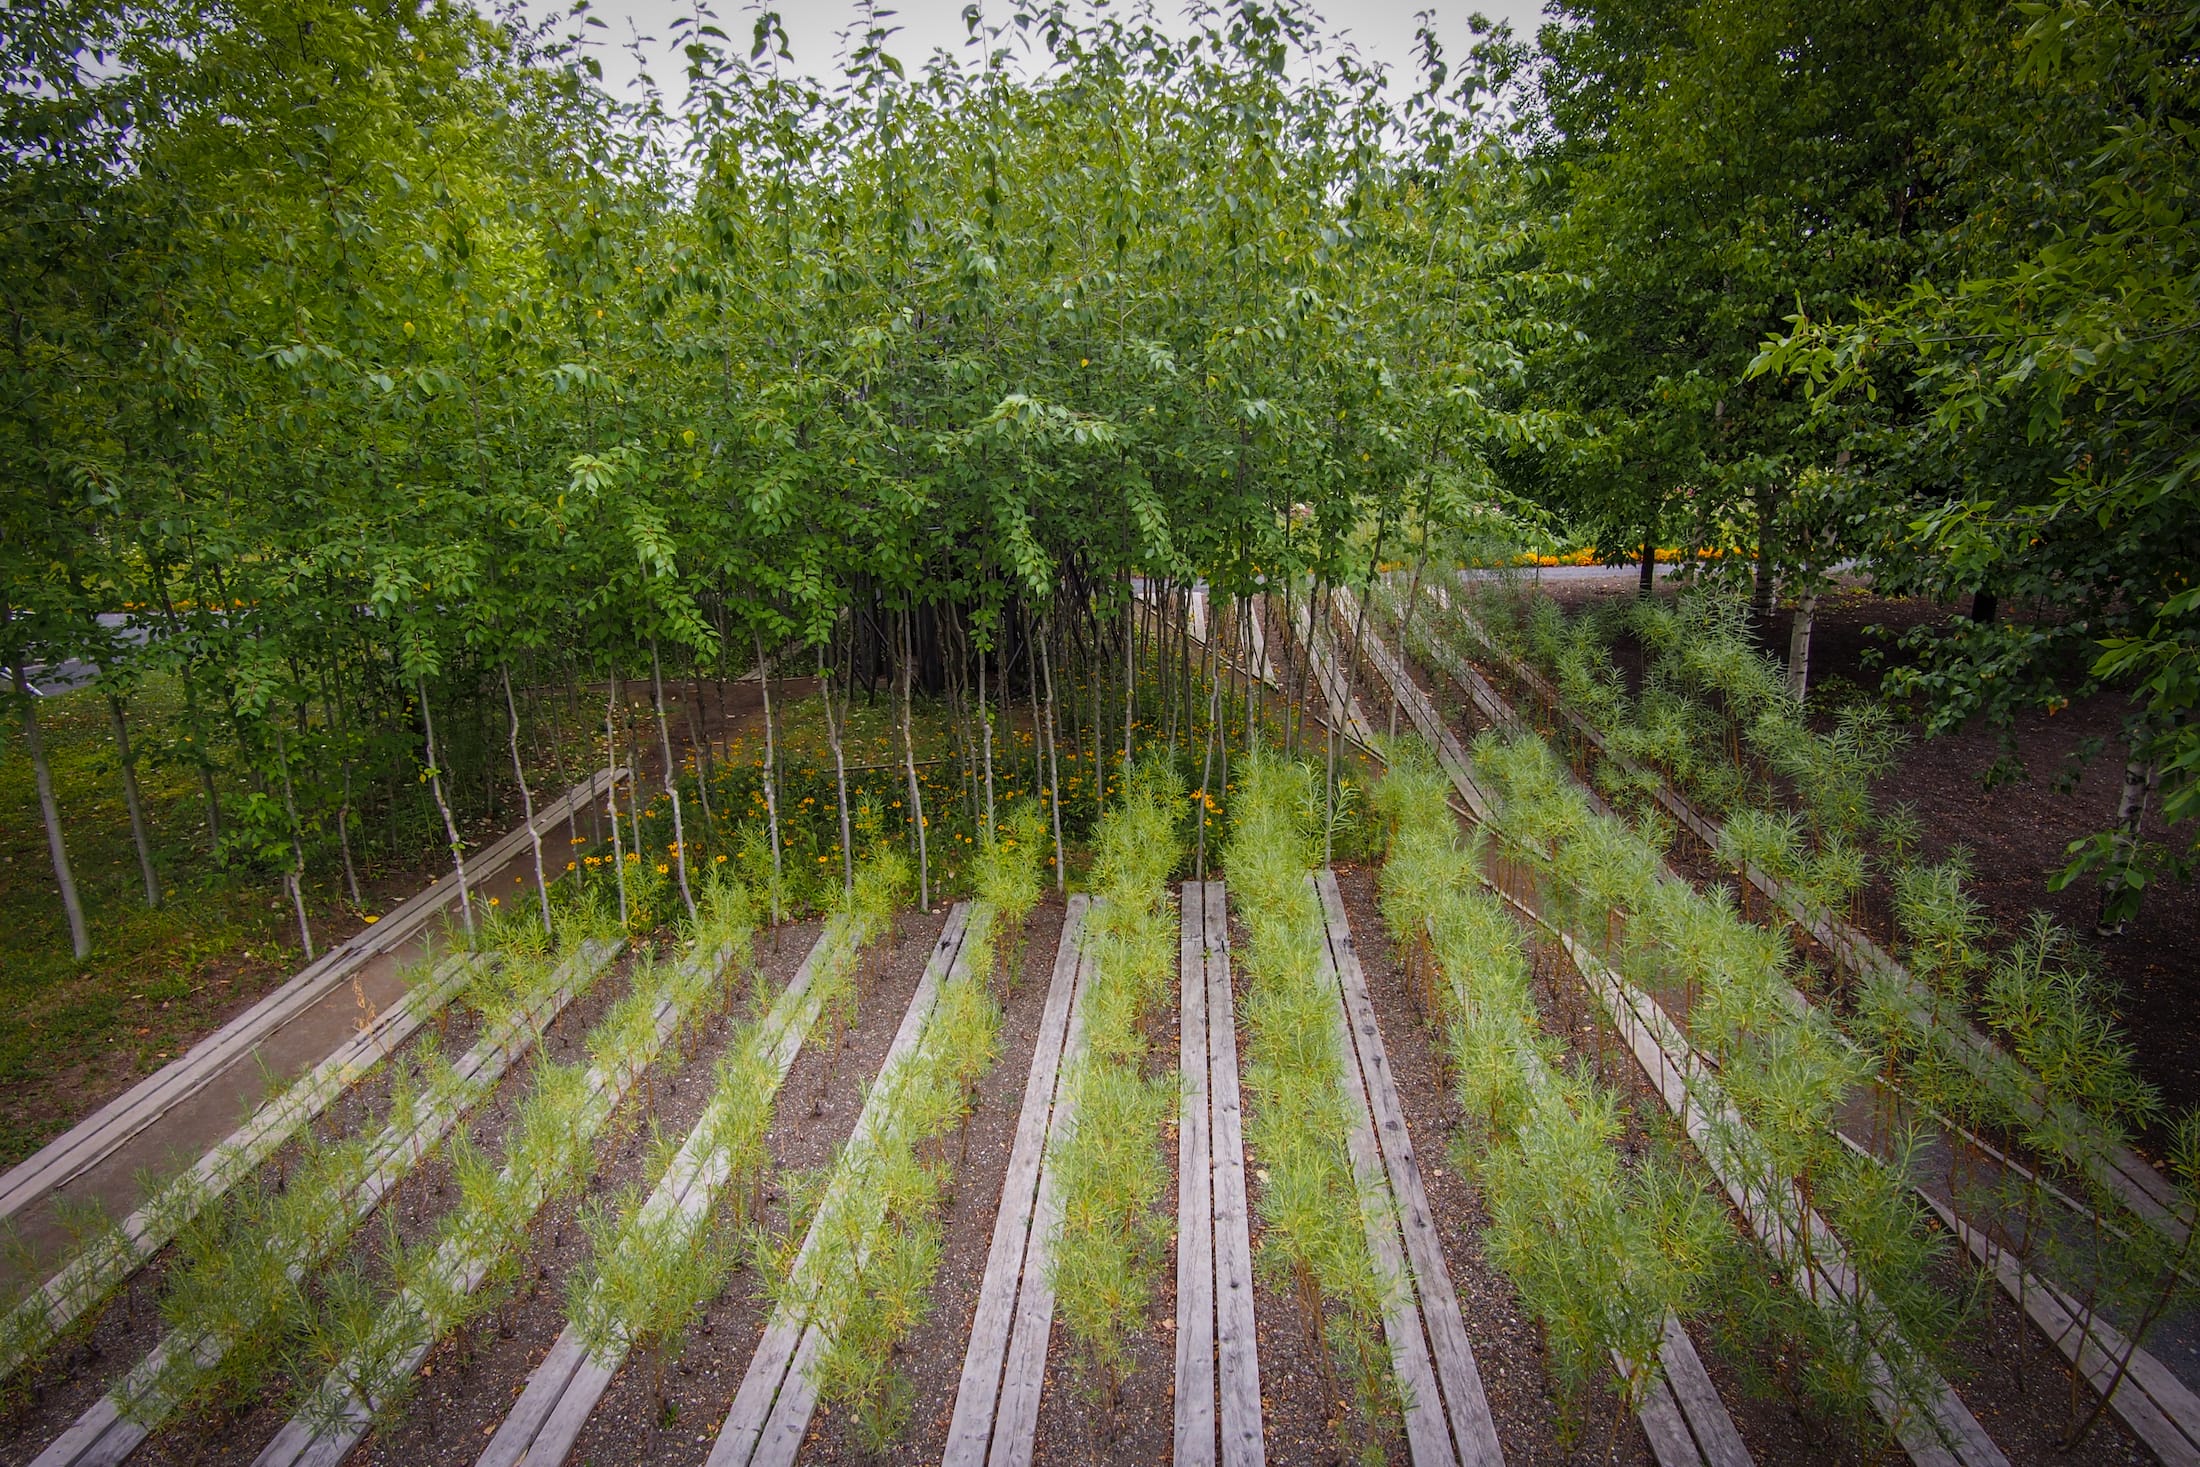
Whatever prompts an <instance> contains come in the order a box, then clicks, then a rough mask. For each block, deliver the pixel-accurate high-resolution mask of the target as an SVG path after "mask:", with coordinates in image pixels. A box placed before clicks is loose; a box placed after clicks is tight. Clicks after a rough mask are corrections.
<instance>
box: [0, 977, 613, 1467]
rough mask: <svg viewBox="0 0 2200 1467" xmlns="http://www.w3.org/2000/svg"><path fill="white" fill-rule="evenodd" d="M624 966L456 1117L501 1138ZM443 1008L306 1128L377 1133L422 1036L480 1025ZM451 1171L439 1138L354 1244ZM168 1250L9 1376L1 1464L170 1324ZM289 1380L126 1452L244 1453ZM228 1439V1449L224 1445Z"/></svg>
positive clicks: (404, 1218)
mask: <svg viewBox="0 0 2200 1467" xmlns="http://www.w3.org/2000/svg"><path fill="white" fill-rule="evenodd" d="M624 968H625V964H624V962H623V961H616V962H614V963H613V964H612V965H611V966H610V967H609V968H608V969H607V970H606V971H605V972H604V973H603V974H602V975H600V976H599V977H598V978H597V979H596V981H595V983H594V985H593V986H592V987H591V988H590V989H589V991H588V992H586V993H584V994H581V995H579V996H578V997H577V998H575V999H574V1000H573V1002H572V1003H570V1004H568V1005H567V1006H566V1007H565V1009H564V1010H563V1011H562V1012H560V1013H559V1015H558V1016H557V1017H556V1018H555V1019H554V1020H553V1021H552V1022H551V1024H550V1025H549V1027H548V1028H547V1029H546V1031H545V1032H544V1037H543V1040H542V1043H541V1044H540V1045H538V1046H536V1047H535V1048H534V1049H532V1050H530V1051H529V1053H528V1054H527V1055H525V1056H523V1057H521V1059H520V1060H519V1061H518V1062H517V1063H515V1064H513V1065H512V1066H511V1067H510V1068H509V1069H507V1070H506V1071H505V1073H504V1075H503V1076H502V1077H501V1078H500V1079H499V1080H498V1082H497V1084H496V1086H495V1087H494V1088H493V1089H492V1090H491V1092H490V1093H489V1094H488V1095H487V1096H485V1097H484V1098H483V1099H482V1100H481V1102H480V1103H479V1104H478V1105H476V1106H475V1107H474V1109H473V1111H472V1112H471V1113H470V1114H469V1115H468V1116H467V1117H466V1119H465V1121H464V1122H463V1123H462V1124H464V1125H466V1126H467V1127H468V1128H469V1130H470V1132H471V1134H472V1135H473V1136H474V1137H475V1139H476V1140H477V1141H479V1142H480V1143H481V1144H483V1145H485V1146H490V1147H494V1146H495V1145H497V1144H498V1143H499V1141H500V1138H501V1136H502V1134H503V1129H504V1127H505V1125H506V1124H507V1122H508V1121H509V1119H510V1117H511V1113H512V1111H513V1109H514V1108H515V1107H516V1105H517V1104H518V1101H519V1099H520V1098H521V1097H522V1096H523V1095H524V1094H525V1093H526V1090H527V1084H528V1077H529V1075H530V1074H531V1073H532V1071H533V1067H534V1065H535V1064H536V1063H537V1062H538V1060H539V1058H540V1057H541V1056H543V1055H545V1054H547V1055H549V1056H550V1057H552V1058H554V1059H557V1060H561V1061H566V1060H570V1059H572V1058H573V1057H574V1056H575V1055H576V1054H577V1053H578V1052H579V1051H580V1048H581V1044H582V1041H583V1039H584V1038H585V1036H586V1035H587V1033H588V1031H589V1029H590V1028H592V1027H593V1026H594V1024H595V1023H596V1021H597V1019H599V1018H600V1017H602V1015H603V1013H604V1011H605V1010H606V1009H608V1008H609V1007H610V1006H611V1005H612V1004H613V1003H614V1002H616V1001H617V999H618V997H619V996H620V995H621V994H623V993H624V992H625V991H626V982H625V971H624ZM446 1013H447V1015H448V1016H449V1017H448V1020H447V1023H446V1025H445V1026H443V1027H442V1028H440V1029H439V1027H438V1026H437V1025H434V1024H430V1025H427V1026H425V1027H424V1028H423V1029H422V1030H421V1031H420V1032H419V1033H418V1034H416V1035H415V1036H414V1038H413V1039H412V1040H411V1041H409V1042H408V1046H407V1048H406V1049H405V1050H403V1051H400V1054H399V1056H398V1058H397V1060H396V1061H395V1064H385V1065H383V1066H381V1067H380V1068H378V1069H377V1071H376V1072H375V1074H374V1075H373V1076H372V1077H371V1078H370V1079H368V1080H367V1081H365V1082H364V1083H362V1084H360V1085H357V1086H354V1087H352V1088H351V1089H350V1090H347V1091H345V1092H344V1093H343V1094H342V1095H340V1096H339V1097H338V1098H337V1099H336V1100H335V1101H334V1102H332V1103H331V1105H330V1106H329V1108H328V1109H327V1110H326V1111H324V1112H323V1113H322V1115H321V1116H320V1117H319V1119H318V1120H316V1121H315V1123H314V1124H313V1126H312V1127H311V1128H310V1129H311V1133H312V1134H313V1135H314V1136H316V1137H318V1138H319V1139H321V1140H323V1141H338V1140H343V1139H346V1138H348V1137H352V1136H357V1135H362V1134H364V1135H368V1136H373V1135H376V1134H379V1132H380V1131H381V1129H382V1127H383V1125H384V1123H385V1121H386V1119H387V1117H386V1107H387V1104H388V1100H389V1096H390V1087H391V1083H392V1077H393V1074H394V1071H395V1069H396V1067H397V1066H402V1065H405V1064H407V1063H408V1062H409V1061H411V1060H412V1059H414V1058H415V1057H416V1054H417V1051H418V1049H419V1047H420V1045H421V1044H422V1043H423V1042H424V1041H428V1040H433V1041H435V1042H437V1043H439V1044H441V1046H442V1048H443V1052H444V1054H445V1055H446V1056H447V1057H448V1058H450V1059H454V1060H455V1059H457V1058H458V1057H459V1056H461V1055H463V1054H464V1053H465V1052H466V1051H467V1049H468V1048H470V1047H471V1046H472V1044H473V1043H474V1041H475V1040H476V1039H477V1038H478V1037H479V1032H480V1029H481V1021H480V1018H479V1016H478V1015H476V1014H474V1013H473V1012H472V1011H471V1010H470V1009H467V1008H464V1007H463V1006H461V1005H456V1004H454V1005H453V1006H452V1007H451V1008H450V1009H448V1010H446ZM300 1149H301V1148H300V1143H299V1142H298V1141H296V1140H293V1141H292V1142H290V1143H289V1144H287V1145H285V1146H284V1147H282V1148H281V1149H280V1150H279V1151H278V1152H277V1153H276V1154H275V1155H274V1156H273V1157H270V1158H269V1159H268V1161H267V1162H265V1163H264V1164H263V1165H262V1166H261V1167H260V1169H259V1171H258V1172H257V1173H256V1174H255V1176H254V1178H252V1179H249V1180H247V1181H245V1182H241V1183H239V1184H238V1190H236V1191H235V1192H234V1193H233V1195H242V1190H241V1189H242V1188H245V1187H250V1186H253V1185H265V1184H272V1185H276V1186H280V1185H281V1180H282V1179H283V1178H285V1177H287V1176H288V1175H289V1172H290V1168H291V1167H292V1165H293V1164H294V1163H295V1162H296V1160H297V1158H298V1155H299V1153H300ZM449 1177H450V1166H449V1162H448V1160H447V1159H446V1155H445V1153H444V1151H443V1150H442V1149H441V1148H438V1149H437V1150H436V1151H434V1152H433V1153H431V1154H430V1155H428V1156H427V1157H425V1158H423V1159H422V1160H421V1161H420V1162H419V1163H418V1164H417V1165H415V1166H414V1167H413V1169H412V1171H411V1172H410V1173H409V1174H408V1175H407V1176H406V1177H405V1179H404V1180H403V1181H402V1182H400V1183H399V1184H398V1186H397V1187H396V1188H395V1189H394V1190H393V1191H391V1192H390V1193H389V1194H388V1196H386V1197H385V1198H384V1199H383V1203H382V1205H381V1207H379V1208H378V1209H377V1210H376V1212H375V1214H374V1215H373V1216H371V1217H369V1218H368V1219H367V1220H366V1221H365V1222H363V1223H361V1224H360V1226H359V1227H358V1229H357V1230H356V1231H355V1232H354V1234H353V1240H354V1241H353V1243H352V1244H351V1245H350V1246H351V1250H352V1256H353V1257H356V1258H358V1259H360V1260H361V1261H362V1262H363V1263H366V1264H368V1265H369V1266H370V1267H371V1266H372V1262H373V1260H375V1259H376V1258H377V1257H378V1254H379V1251H380V1245H381V1243H382V1240H383V1238H384V1236H385V1231H384V1229H385V1226H386V1225H390V1224H394V1225H395V1227H396V1229H397V1235H398V1236H399V1237H400V1238H402V1239H405V1240H407V1241H410V1240H411V1239H413V1238H416V1237H418V1236H420V1235H422V1234H423V1233H425V1232H426V1231H427V1230H428V1229H429V1228H431V1227H432V1226H433V1224H434V1222H435V1220H436V1218H437V1217H438V1216H439V1215H440V1214H441V1212H442V1210H443V1207H444V1206H445V1205H446V1203H447V1200H448V1191H449V1188H448V1182H449ZM175 1260H176V1250H175V1249H174V1248H173V1247H169V1248H164V1249H162V1250H161V1251H160V1252H159V1253H157V1254H156V1255H154V1257H153V1258H152V1259H151V1260H150V1261H149V1263H148V1264H147V1266H146V1267H144V1268H142V1269H140V1270H139V1271H138V1272H137V1273H136V1275H134V1276H133V1277H132V1278H131V1279H130V1280H129V1281H128V1282H127V1283H126V1284H125V1285H124V1286H123V1287H122V1288H121V1289H120V1290H118V1291H117V1293H116V1296H115V1298H114V1299H113V1300H112V1301H111V1302H110V1303H109V1304H108V1305H107V1307H106V1308H105V1309H104V1310H103V1311H100V1312H99V1313H97V1314H96V1315H95V1317H94V1318H93V1319H92V1320H91V1321H90V1322H89V1323H88V1324H84V1325H80V1326H79V1329H80V1331H81V1334H80V1335H79V1337H78V1339H77V1340H76V1342H75V1343H73V1344H71V1345H68V1346H65V1347H63V1348H61V1349H59V1350H56V1351H55V1352H54V1353H53V1354H52V1356H51V1357H49V1359H48V1360H47V1361H46V1362H45V1363H44V1364H43V1365H42V1366H40V1367H39V1368H37V1369H36V1370H34V1371H33V1373H32V1374H31V1375H29V1376H28V1377H26V1378H25V1379H24V1380H23V1381H21V1382H17V1383H14V1384H11V1386H10V1387H9V1390H10V1394H11V1397H12V1409H11V1410H10V1412H9V1415H8V1417H7V1419H6V1420H5V1421H4V1422H0V1464H13V1463H16V1462H28V1461H30V1460H31V1459H32V1458H34V1457H35V1456H37V1454H38V1453H39V1452H41V1451H43V1450H44V1449H45V1448H46V1446H47V1445H48V1444H49V1443H51V1442H52V1441H53V1440H54V1439H55V1438H56V1437H58V1436H59V1435H60V1434H61V1433H62V1432H63V1431H64V1430H66V1429H67V1428H68V1426H69V1425H70V1424H71V1423H72V1422H73V1421H74V1420H75V1419H76V1418H77V1417H78V1416H79V1415H81V1414H82V1413H83V1412H84V1411H85V1410H87V1409H88V1408H89V1407H90V1406H91V1405H92V1404H93V1403H94V1402H96V1401H97V1400H98V1399H99V1397H100V1396H101V1395H103V1394H105V1393H106V1391H108V1390H109V1389H110V1388H112V1387H113V1386H114V1385H115V1384H117V1383H118V1382H119V1381H120V1380H121V1379H122V1378H123V1377H124V1376H125V1375H127V1374H128V1373H129V1372H130V1371H131V1370H132V1369H133V1368H135V1367H136V1366H137V1364H138V1363H139V1361H141V1360H142V1359H143V1358H144V1357H145V1355H146V1354H147V1353H149V1352H150V1351H151V1350H152V1348H153V1346H154V1345H155V1344H157V1343H158V1342H159V1340H160V1338H161V1336H162V1335H163V1334H164V1333H165V1326H164V1325H163V1323H162V1320H161V1314H160V1298H161V1294H162V1292H163V1290H164V1288H165V1284H166V1280H167V1276H168V1272H169V1270H170V1268H171V1267H172V1266H174V1263H175ZM286 1384H287V1382H284V1381H282V1380H281V1379H279V1378H278V1380H277V1381H276V1382H274V1383H272V1384H271V1385H270V1387H269V1388H268V1390H267V1391H265V1392H264V1393H263V1394H262V1395H261V1397H260V1398H259V1400H258V1401H257V1402H256V1403H255V1404H254V1405H253V1406H252V1407H251V1408H249V1409H248V1410H246V1411H244V1412H241V1413H232V1412H229V1411H225V1410H218V1409H214V1410H202V1411H198V1412H194V1413H192V1414H190V1415H188V1416H186V1417H183V1418H179V1420H178V1422H177V1423H176V1424H175V1425H173V1426H171V1427H170V1428H169V1429H167V1430H165V1431H160V1432H156V1433H154V1435H153V1436H152V1437H151V1438H149V1439H148V1440H147V1441H146V1443H145V1444H144V1445H143V1446H142V1447H140V1448H139V1449H138V1453H137V1455H136V1456H135V1457H133V1460H145V1461H198V1462H213V1461H220V1460H226V1459H227V1457H228V1456H231V1455H235V1456H240V1457H241V1458H242V1459H243V1460H247V1461H249V1460H250V1458H251V1457H252V1456H253V1455H254V1454H255V1453H257V1451H258V1450H259V1447H260V1445H261V1444H262V1439H263V1438H265V1437H271V1436H273V1434H274V1432H275V1430H276V1429H277V1428H278V1427H279V1426H280V1425H281V1424H282V1421H283V1420H284V1419H285V1418H286V1417H287V1415H288V1411H287V1410H286V1409H284V1405H283V1403H285V1402H286V1401H287V1400H288V1394H287V1391H286V1389H285V1387H286ZM246 1443H249V1445H246ZM225 1447H226V1448H229V1449H231V1450H228V1451H224V1450H223V1449H224V1448H225Z"/></svg>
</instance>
